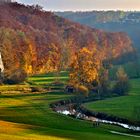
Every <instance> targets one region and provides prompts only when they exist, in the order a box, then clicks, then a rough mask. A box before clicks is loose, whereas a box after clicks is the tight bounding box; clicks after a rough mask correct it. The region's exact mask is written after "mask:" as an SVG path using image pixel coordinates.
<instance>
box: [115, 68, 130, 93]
mask: <svg viewBox="0 0 140 140" xmlns="http://www.w3.org/2000/svg"><path fill="white" fill-rule="evenodd" d="M116 75H117V82H116V84H115V86H114V92H115V93H117V94H118V95H126V94H128V91H129V88H130V85H129V80H128V76H127V74H126V73H125V71H124V69H123V68H122V67H120V68H119V69H118V71H117V73H116Z"/></svg>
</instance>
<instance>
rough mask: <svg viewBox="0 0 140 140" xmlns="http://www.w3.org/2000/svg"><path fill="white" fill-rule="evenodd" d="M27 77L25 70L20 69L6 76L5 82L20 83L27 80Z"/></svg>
mask: <svg viewBox="0 0 140 140" xmlns="http://www.w3.org/2000/svg"><path fill="white" fill-rule="evenodd" d="M26 78H27V73H26V72H25V71H24V70H21V69H18V70H16V71H14V72H13V73H12V75H10V76H8V77H7V76H6V77H5V79H4V82H5V83H7V84H18V83H21V82H23V81H25V80H26Z"/></svg>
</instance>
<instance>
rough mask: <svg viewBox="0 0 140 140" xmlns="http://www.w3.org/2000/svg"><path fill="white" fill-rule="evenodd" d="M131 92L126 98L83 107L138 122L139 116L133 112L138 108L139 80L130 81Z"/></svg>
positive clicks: (116, 98) (139, 98) (88, 104)
mask: <svg viewBox="0 0 140 140" xmlns="http://www.w3.org/2000/svg"><path fill="white" fill-rule="evenodd" d="M130 84H131V90H130V92H129V95H128V96H122V97H115V98H109V99H106V100H102V101H97V102H94V103H92V102H91V103H87V104H86V105H85V106H86V107H87V108H89V109H91V110H94V111H97V112H105V113H108V114H111V115H116V116H120V117H123V118H127V119H129V120H133V121H139V122H140V115H139V117H137V115H138V114H136V113H137V112H135V109H136V108H138V109H139V108H140V79H132V80H131V81H130Z"/></svg>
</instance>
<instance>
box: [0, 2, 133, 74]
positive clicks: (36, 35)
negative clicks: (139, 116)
mask: <svg viewBox="0 0 140 140" xmlns="http://www.w3.org/2000/svg"><path fill="white" fill-rule="evenodd" d="M84 47H86V48H88V49H89V50H92V51H93V50H96V51H97V52H98V56H100V57H99V59H101V60H105V59H114V58H117V57H120V56H122V55H124V54H127V53H132V52H133V51H134V49H133V47H132V42H131V40H130V38H129V37H128V36H127V34H125V33H122V32H118V33H111V32H104V31H102V30H97V29H92V28H90V27H87V26H83V25H80V24H79V23H74V22H71V21H69V20H67V19H64V18H61V17H59V16H56V15H55V14H53V13H51V12H46V11H43V10H42V9H41V8H40V7H39V6H25V5H22V4H18V3H6V4H1V5H0V50H1V53H2V58H3V62H4V66H5V73H6V75H7V76H10V74H11V73H14V72H15V71H17V70H18V69H22V70H24V71H25V72H26V73H27V74H35V73H46V72H50V71H56V70H59V69H64V68H67V67H68V65H69V64H70V63H71V61H72V59H73V57H74V56H75V53H76V52H77V51H79V50H80V49H81V48H84ZM64 54H65V55H64ZM64 60H65V61H64Z"/></svg>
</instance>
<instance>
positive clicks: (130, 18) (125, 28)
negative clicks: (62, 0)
mask: <svg viewBox="0 0 140 140" xmlns="http://www.w3.org/2000/svg"><path fill="white" fill-rule="evenodd" d="M56 14H57V15H59V16H62V17H64V18H67V19H70V20H72V21H75V22H79V23H81V24H83V25H88V26H90V27H93V28H99V29H103V30H105V31H111V32H118V31H122V32H126V33H127V34H128V35H129V36H130V38H131V39H132V42H133V44H134V46H135V47H136V48H138V49H140V46H139V40H140V38H139V36H140V28H139V24H140V12H138V11H87V12H71V11H69V12H56Z"/></svg>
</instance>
